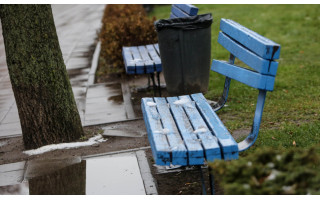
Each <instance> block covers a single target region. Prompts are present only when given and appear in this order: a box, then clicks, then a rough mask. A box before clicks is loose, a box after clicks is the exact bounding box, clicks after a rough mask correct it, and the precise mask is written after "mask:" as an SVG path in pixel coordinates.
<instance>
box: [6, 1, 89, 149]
mask: <svg viewBox="0 0 320 200" xmlns="http://www.w3.org/2000/svg"><path fill="white" fill-rule="evenodd" d="M0 18H1V23H2V29H3V38H4V44H5V51H6V58H7V65H8V69H9V74H10V80H11V84H12V89H13V92H14V96H15V99H16V103H17V107H18V112H19V117H20V122H21V128H22V133H23V141H24V145H25V148H26V149H33V148H37V147H40V146H43V145H47V144H52V143H61V142H70V141H73V140H76V139H78V138H80V137H81V136H82V135H83V129H82V126H81V120H80V116H79V113H78V109H77V106H76V103H75V100H74V96H73V92H72V88H71V85H70V81H69V77H68V74H67V71H66V66H65V64H64V61H63V57H62V53H61V50H60V46H59V41H58V37H57V33H56V28H55V24H54V20H53V15H52V10H51V6H50V5H0Z"/></svg>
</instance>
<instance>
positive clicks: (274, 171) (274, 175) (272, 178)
mask: <svg viewBox="0 0 320 200" xmlns="http://www.w3.org/2000/svg"><path fill="white" fill-rule="evenodd" d="M279 174H280V172H279V171H277V170H275V169H273V170H272V171H271V173H270V174H269V176H268V177H267V178H266V180H267V181H272V180H274V179H276V178H277V176H278V175H279Z"/></svg>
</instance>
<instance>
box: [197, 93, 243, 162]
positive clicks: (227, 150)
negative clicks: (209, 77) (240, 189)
mask: <svg viewBox="0 0 320 200" xmlns="http://www.w3.org/2000/svg"><path fill="white" fill-rule="evenodd" d="M191 98H192V99H193V100H194V101H195V102H196V105H197V108H198V109H199V112H200V113H201V115H202V118H203V119H204V120H205V121H206V124H207V125H208V127H209V128H210V130H211V131H212V132H213V134H215V136H216V137H217V139H218V143H219V145H220V147H221V150H222V153H223V158H224V159H225V160H233V159H237V158H238V156H239V154H238V144H237V142H236V141H235V140H234V139H233V137H232V136H231V134H230V133H229V131H228V130H227V129H226V128H225V126H224V125H223V123H222V122H221V120H220V118H219V117H218V116H217V115H216V113H215V112H214V111H213V110H212V108H211V106H210V105H209V104H208V102H207V100H206V98H205V97H204V96H203V94H201V93H197V94H192V95H191Z"/></svg>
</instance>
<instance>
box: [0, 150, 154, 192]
mask: <svg viewBox="0 0 320 200" xmlns="http://www.w3.org/2000/svg"><path fill="white" fill-rule="evenodd" d="M0 194H87V195H92V194H108V195H110V194H111V195H116V194H122V195H125V194H130V195H133V194H138V195H143V194H157V191H156V186H155V183H154V180H153V178H152V175H151V172H150V169H149V166H148V162H147V158H146V154H145V152H144V151H143V150H137V151H132V152H125V153H121V152H120V153H117V152H115V153H112V154H109V155H98V156H95V155H92V156H87V157H83V158H81V157H71V158H68V159H61V160H59V159H52V160H31V161H24V162H18V163H11V164H6V165H0Z"/></svg>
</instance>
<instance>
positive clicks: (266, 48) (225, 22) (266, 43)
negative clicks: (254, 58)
mask: <svg viewBox="0 0 320 200" xmlns="http://www.w3.org/2000/svg"><path fill="white" fill-rule="evenodd" d="M220 30H221V31H223V32H224V33H225V34H227V35H228V36H230V37H231V38H233V39H234V40H236V41H237V42H239V43H240V44H242V45H243V46H245V47H247V48H248V49H250V50H251V51H252V52H254V53H256V54H257V55H259V56H261V57H262V58H264V59H268V60H274V59H278V58H279V56H280V45H279V44H277V43H275V42H273V41H271V40H269V39H268V38H265V37H263V36H261V35H259V34H258V33H256V32H254V31H252V30H250V29H248V28H246V27H244V26H242V25H240V24H238V23H237V22H234V21H232V20H229V19H221V21H220Z"/></svg>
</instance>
